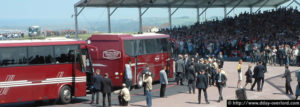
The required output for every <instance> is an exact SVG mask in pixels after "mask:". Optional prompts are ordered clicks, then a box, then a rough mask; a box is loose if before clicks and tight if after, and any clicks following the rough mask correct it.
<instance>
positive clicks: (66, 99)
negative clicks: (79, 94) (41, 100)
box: [59, 86, 72, 104]
mask: <svg viewBox="0 0 300 107" xmlns="http://www.w3.org/2000/svg"><path fill="white" fill-rule="evenodd" d="M59 101H60V103H61V104H68V103H70V102H71V101H72V94H71V88H70V87H69V86H63V87H62V88H61V89H60V92H59Z"/></svg>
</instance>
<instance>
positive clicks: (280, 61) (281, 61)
mask: <svg viewBox="0 0 300 107" xmlns="http://www.w3.org/2000/svg"><path fill="white" fill-rule="evenodd" d="M278 60H279V65H280V66H282V64H283V60H284V59H283V58H281V57H279V58H278Z"/></svg>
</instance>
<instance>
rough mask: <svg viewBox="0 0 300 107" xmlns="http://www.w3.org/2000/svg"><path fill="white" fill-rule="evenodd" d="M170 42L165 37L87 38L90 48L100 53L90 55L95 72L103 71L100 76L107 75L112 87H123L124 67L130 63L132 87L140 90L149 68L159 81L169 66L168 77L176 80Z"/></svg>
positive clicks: (143, 35)
mask: <svg viewBox="0 0 300 107" xmlns="http://www.w3.org/2000/svg"><path fill="white" fill-rule="evenodd" d="M168 39H169V36H168V35H164V34H138V35H131V34H94V35H92V36H91V37H90V38H88V44H89V45H91V46H95V48H97V49H99V51H98V53H95V52H96V51H94V52H91V53H90V54H91V58H92V61H93V62H92V63H93V67H94V69H101V74H104V73H108V74H109V77H110V78H111V80H112V85H113V87H121V85H122V83H124V78H123V77H124V73H125V64H126V63H127V62H128V61H129V60H131V62H132V65H131V69H132V75H133V80H132V81H133V83H132V84H133V85H136V86H138V87H141V86H142V71H143V70H144V68H145V65H146V64H148V65H149V68H150V71H151V72H152V74H154V75H153V77H154V78H153V80H154V81H158V80H159V72H160V70H161V69H162V65H167V68H168V69H167V73H168V77H171V78H173V67H172V65H173V60H172V58H171V55H170V53H169V50H168V49H169V48H168ZM97 55H99V56H97Z"/></svg>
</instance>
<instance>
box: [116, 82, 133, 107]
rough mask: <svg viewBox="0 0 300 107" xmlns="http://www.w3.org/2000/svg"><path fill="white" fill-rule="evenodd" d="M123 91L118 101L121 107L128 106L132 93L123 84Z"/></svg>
mask: <svg viewBox="0 0 300 107" xmlns="http://www.w3.org/2000/svg"><path fill="white" fill-rule="evenodd" d="M122 87H123V88H122V89H121V91H120V93H119V96H118V99H119V103H120V105H121V106H128V102H129V101H130V92H129V90H128V88H127V87H126V84H125V83H123V84H122Z"/></svg>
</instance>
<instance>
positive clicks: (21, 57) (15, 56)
mask: <svg viewBox="0 0 300 107" xmlns="http://www.w3.org/2000/svg"><path fill="white" fill-rule="evenodd" d="M26 64H27V49H26V47H13V48H0V66H1V67H3V66H22V65H26Z"/></svg>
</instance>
